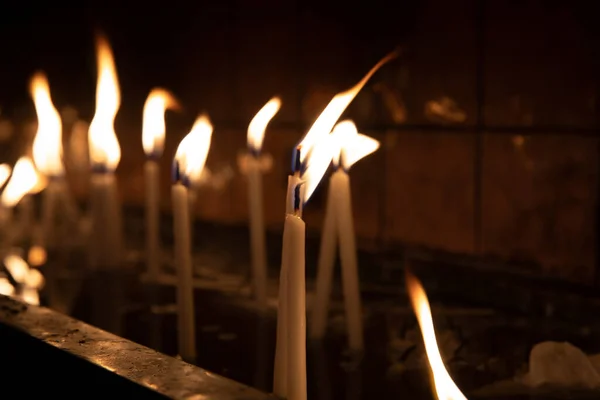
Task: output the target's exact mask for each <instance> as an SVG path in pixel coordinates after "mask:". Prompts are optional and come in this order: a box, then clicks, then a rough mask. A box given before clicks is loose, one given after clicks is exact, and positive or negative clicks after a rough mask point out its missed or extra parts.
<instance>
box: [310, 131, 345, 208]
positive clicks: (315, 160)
mask: <svg viewBox="0 0 600 400" xmlns="http://www.w3.org/2000/svg"><path fill="white" fill-rule="evenodd" d="M335 139H336V138H335V137H334V136H333V135H331V134H329V135H325V136H323V137H321V138H320V139H319V141H318V142H317V143H316V145H315V146H314V148H313V151H312V152H311V154H310V158H309V159H308V167H307V168H306V171H305V172H304V174H302V180H303V181H304V190H303V192H302V193H303V195H304V196H303V198H302V202H303V203H306V202H307V201H308V199H310V196H312V194H313V193H314V191H315V189H316V188H317V186H319V182H321V179H322V178H323V175H325V172H326V171H327V168H328V167H329V164H331V159H332V157H333V156H334V155H335V154H336V152H339V150H338V149H339V147H338V145H337V142H336V140H335Z"/></svg>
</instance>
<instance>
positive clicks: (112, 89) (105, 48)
mask: <svg viewBox="0 0 600 400" xmlns="http://www.w3.org/2000/svg"><path fill="white" fill-rule="evenodd" d="M96 52H97V65H98V85H97V86H96V114H95V115H94V118H93V119H92V122H91V123H90V130H89V146H90V161H91V163H92V166H93V167H99V168H101V169H107V170H109V171H114V170H115V169H116V168H117V166H118V165H119V161H120V160H121V148H120V147H119V141H118V140H117V135H116V134H115V128H114V122H115V117H116V115H117V111H118V110H119V105H120V104H121V93H120V92H119V82H118V80H117V70H116V68H115V62H114V59H113V55H112V51H111V49H110V45H109V44H108V42H107V41H106V39H105V38H104V37H99V38H98V39H97V43H96Z"/></svg>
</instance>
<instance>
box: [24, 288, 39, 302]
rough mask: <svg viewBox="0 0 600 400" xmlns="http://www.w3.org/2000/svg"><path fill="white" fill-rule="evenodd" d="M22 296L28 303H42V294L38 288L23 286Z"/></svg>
mask: <svg viewBox="0 0 600 400" xmlns="http://www.w3.org/2000/svg"><path fill="white" fill-rule="evenodd" d="M21 298H22V299H23V301H24V302H25V303H27V304H31V305H33V306H39V305H40V295H39V293H38V291H37V289H33V288H27V287H26V288H23V292H22V293H21Z"/></svg>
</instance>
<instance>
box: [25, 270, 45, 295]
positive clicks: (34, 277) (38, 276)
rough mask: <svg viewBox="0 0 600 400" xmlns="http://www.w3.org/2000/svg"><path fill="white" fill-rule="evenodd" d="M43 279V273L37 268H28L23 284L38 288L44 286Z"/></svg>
mask: <svg viewBox="0 0 600 400" xmlns="http://www.w3.org/2000/svg"><path fill="white" fill-rule="evenodd" d="M44 283H45V279H44V275H42V273H41V272H40V271H39V270H37V269H33V268H31V269H29V270H28V271H27V275H26V276H25V281H24V282H23V284H24V285H25V286H26V287H28V288H31V289H36V290H40V289H41V288H43V287H44Z"/></svg>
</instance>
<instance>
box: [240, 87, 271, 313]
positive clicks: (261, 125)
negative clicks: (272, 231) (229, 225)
mask: <svg viewBox="0 0 600 400" xmlns="http://www.w3.org/2000/svg"><path fill="white" fill-rule="evenodd" d="M280 107H281V100H279V98H278V97H273V98H272V99H271V100H269V102H268V103H267V104H265V105H264V106H263V108H261V109H260V111H259V112H258V113H257V114H256V116H254V118H253V119H252V121H251V122H250V125H249V126H248V154H245V155H244V156H243V157H242V158H241V160H240V167H241V169H242V172H244V173H245V174H246V176H247V177H248V206H249V210H248V211H249V212H248V215H249V218H250V221H249V225H250V255H251V265H252V278H253V281H254V297H255V299H256V302H257V304H258V306H259V307H260V308H261V309H264V308H265V307H266V304H267V270H268V269H267V254H266V253H267V249H266V243H265V221H264V210H263V209H264V204H263V193H262V173H263V170H264V169H265V165H267V163H266V162H265V157H263V156H261V150H262V144H263V139H264V137H265V130H266V128H267V124H268V123H269V121H271V119H272V118H273V117H274V116H275V114H276V113H277V111H279V108H280Z"/></svg>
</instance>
